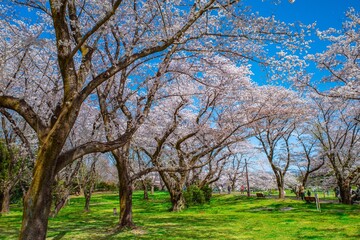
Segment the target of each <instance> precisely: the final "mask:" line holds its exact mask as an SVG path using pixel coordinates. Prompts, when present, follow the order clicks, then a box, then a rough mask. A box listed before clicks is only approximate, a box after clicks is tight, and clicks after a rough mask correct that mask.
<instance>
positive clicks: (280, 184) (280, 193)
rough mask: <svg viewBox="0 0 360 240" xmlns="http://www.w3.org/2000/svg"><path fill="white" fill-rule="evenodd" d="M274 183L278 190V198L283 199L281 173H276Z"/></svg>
mask: <svg viewBox="0 0 360 240" xmlns="http://www.w3.org/2000/svg"><path fill="white" fill-rule="evenodd" d="M276 184H277V188H278V191H279V199H284V198H285V194H284V185H285V183H284V176H283V175H282V174H281V173H278V174H276Z"/></svg>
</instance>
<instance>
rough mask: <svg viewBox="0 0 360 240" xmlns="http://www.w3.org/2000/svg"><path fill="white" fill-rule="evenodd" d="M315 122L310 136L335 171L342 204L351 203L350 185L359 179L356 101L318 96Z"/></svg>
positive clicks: (357, 109) (359, 140)
mask: <svg viewBox="0 0 360 240" xmlns="http://www.w3.org/2000/svg"><path fill="white" fill-rule="evenodd" d="M315 102H316V104H317V106H318V109H319V113H318V116H317V118H318V120H317V123H316V125H315V130H314V132H313V134H314V135H315V137H316V138H317V139H318V140H319V142H320V145H321V148H322V151H323V152H324V155H325V157H326V160H327V161H328V162H329V163H330V166H331V168H332V170H333V171H334V174H335V178H336V181H337V185H338V187H339V189H340V196H341V201H342V203H345V204H351V194H350V190H351V184H354V183H356V182H357V181H358V179H359V177H360V166H359V164H360V162H359V154H360V152H359V143H360V129H359V122H358V121H357V119H358V118H359V114H360V109H359V106H358V101H348V100H343V99H334V98H331V97H317V98H316V99H315Z"/></svg>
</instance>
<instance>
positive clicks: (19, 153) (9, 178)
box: [0, 109, 34, 214]
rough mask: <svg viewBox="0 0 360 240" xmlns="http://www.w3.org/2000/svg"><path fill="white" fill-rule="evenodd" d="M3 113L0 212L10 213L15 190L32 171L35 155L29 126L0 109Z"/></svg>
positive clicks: (0, 131) (0, 159) (0, 158)
mask: <svg viewBox="0 0 360 240" xmlns="http://www.w3.org/2000/svg"><path fill="white" fill-rule="evenodd" d="M0 113H1V127H0V136H1V138H0V139H1V140H0V141H1V143H0V145H1V147H0V148H1V157H0V165H1V170H0V176H1V177H0V186H1V190H0V204H1V205H0V211H1V213H4V214H5V213H8V212H9V211H10V197H11V191H12V190H13V188H14V187H15V186H16V185H17V184H19V182H21V181H23V180H25V181H27V180H29V179H25V177H27V176H28V174H27V172H28V171H30V170H31V164H33V160H34V154H33V149H32V146H31V144H30V142H31V141H29V139H31V136H32V135H31V134H30V135H28V134H27V133H28V130H29V129H28V126H27V125H26V123H25V122H24V121H20V120H19V121H17V120H16V116H13V115H12V114H11V113H10V112H8V111H6V110H5V109H0Z"/></svg>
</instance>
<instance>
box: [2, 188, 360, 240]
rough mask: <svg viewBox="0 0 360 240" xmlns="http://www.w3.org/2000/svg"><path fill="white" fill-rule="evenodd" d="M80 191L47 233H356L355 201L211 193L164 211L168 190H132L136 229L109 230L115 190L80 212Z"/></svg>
mask: <svg viewBox="0 0 360 240" xmlns="http://www.w3.org/2000/svg"><path fill="white" fill-rule="evenodd" d="M83 205H84V199H83V197H74V198H72V199H71V202H70V204H68V205H67V206H66V207H65V208H64V209H62V210H61V212H60V213H59V215H58V216H57V217H56V218H51V219H50V220H49V230H48V239H54V240H59V239H63V240H65V239H96V240H102V239H104V240H105V239H264V238H270V239H360V207H359V205H356V206H345V205H340V204H334V203H326V204H325V203H324V204H322V205H321V207H322V212H318V211H317V210H316V206H315V204H306V203H304V202H302V201H298V200H289V199H287V200H277V199H256V198H246V197H244V196H239V195H233V194H231V195H215V196H214V198H213V199H212V200H211V203H210V204H207V205H204V206H199V207H192V208H190V209H187V210H184V211H182V212H180V213H173V212H168V211H167V209H168V208H169V207H170V203H169V201H168V194H167V193H165V192H158V193H156V194H155V195H153V196H150V200H148V201H145V200H143V199H142V193H141V192H136V193H135V194H134V213H133V215H134V220H135V223H136V225H137V226H138V228H137V229H134V230H126V231H122V232H116V231H114V229H115V226H116V223H117V221H118V217H117V216H113V214H112V211H113V210H112V209H113V208H114V207H117V208H118V195H117V194H95V195H94V196H93V198H92V203H91V207H90V208H91V212H89V213H86V212H83V210H82V209H83ZM21 214H22V213H21V208H20V206H12V210H11V213H10V214H8V215H4V216H1V217H0V239H16V237H17V234H18V229H19V228H20V224H21Z"/></svg>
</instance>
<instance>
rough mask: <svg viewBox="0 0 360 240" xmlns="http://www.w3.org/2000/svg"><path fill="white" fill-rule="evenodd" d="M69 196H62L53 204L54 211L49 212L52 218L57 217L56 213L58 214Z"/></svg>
mask: <svg viewBox="0 0 360 240" xmlns="http://www.w3.org/2000/svg"><path fill="white" fill-rule="evenodd" d="M68 197H69V195H67V196H63V197H61V199H59V200H58V201H57V202H56V203H55V208H54V210H53V211H52V212H51V216H52V217H56V216H57V215H58V213H59V212H60V210H61V209H62V208H63V207H64V206H65V205H66V202H67V199H68Z"/></svg>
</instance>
